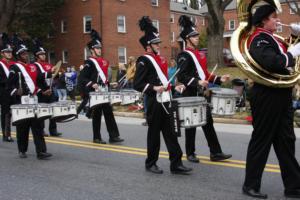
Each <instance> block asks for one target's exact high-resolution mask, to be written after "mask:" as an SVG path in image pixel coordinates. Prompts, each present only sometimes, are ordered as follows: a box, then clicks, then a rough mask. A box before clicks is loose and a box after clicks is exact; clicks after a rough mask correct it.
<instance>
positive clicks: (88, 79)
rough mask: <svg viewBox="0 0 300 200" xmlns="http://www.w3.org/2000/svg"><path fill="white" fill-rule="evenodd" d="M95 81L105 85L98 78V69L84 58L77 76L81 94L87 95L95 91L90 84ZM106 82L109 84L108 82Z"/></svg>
mask: <svg viewBox="0 0 300 200" xmlns="http://www.w3.org/2000/svg"><path fill="white" fill-rule="evenodd" d="M106 78H107V77H106ZM97 80H98V82H97ZM95 83H98V84H100V85H101V86H105V83H103V81H102V80H101V78H100V77H99V78H98V71H97V68H96V66H95V65H94V63H93V61H91V60H85V61H84V67H83V69H82V70H81V71H80V74H79V76H78V90H79V91H80V93H81V94H82V95H83V96H88V95H89V92H93V91H95V89H94V88H93V87H92V85H93V84H95ZM107 84H108V86H109V83H107Z"/></svg>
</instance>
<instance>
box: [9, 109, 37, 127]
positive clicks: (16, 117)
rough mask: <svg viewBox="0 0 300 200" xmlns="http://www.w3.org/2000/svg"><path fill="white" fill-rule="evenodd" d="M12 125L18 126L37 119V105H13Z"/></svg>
mask: <svg viewBox="0 0 300 200" xmlns="http://www.w3.org/2000/svg"><path fill="white" fill-rule="evenodd" d="M10 108H11V113H12V125H14V126H16V125H19V124H20V123H22V122H24V121H26V120H29V119H32V118H35V105H31V104H18V105H12V106H11V107H10Z"/></svg>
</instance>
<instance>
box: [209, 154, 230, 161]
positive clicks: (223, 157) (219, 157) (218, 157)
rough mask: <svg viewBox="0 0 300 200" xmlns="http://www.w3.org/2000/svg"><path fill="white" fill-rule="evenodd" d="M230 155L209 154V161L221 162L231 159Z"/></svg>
mask: <svg viewBox="0 0 300 200" xmlns="http://www.w3.org/2000/svg"><path fill="white" fill-rule="evenodd" d="M231 157H232V155H231V154H225V153H214V154H210V160H211V161H221V160H226V159H228V158H231Z"/></svg>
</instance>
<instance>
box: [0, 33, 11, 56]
mask: <svg viewBox="0 0 300 200" xmlns="http://www.w3.org/2000/svg"><path fill="white" fill-rule="evenodd" d="M11 43H12V42H11V40H10V39H9V37H8V35H7V34H6V33H2V34H1V45H0V51H1V52H12V51H13V48H12V44H11Z"/></svg>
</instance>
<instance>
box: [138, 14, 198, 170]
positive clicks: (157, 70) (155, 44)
mask: <svg viewBox="0 0 300 200" xmlns="http://www.w3.org/2000/svg"><path fill="white" fill-rule="evenodd" d="M139 25H140V28H141V30H142V31H144V32H145V35H144V36H143V37H141V38H140V43H141V44H142V46H143V47H144V49H145V50H146V52H145V54H144V55H143V56H140V57H139V58H138V60H137V62H136V66H137V69H136V74H135V77H134V82H133V85H134V89H136V90H138V91H140V92H143V93H145V94H147V98H148V99H147V101H148V102H147V119H148V120H147V121H148V123H149V126H148V133H147V159H146V163H145V164H146V170H147V171H149V172H152V173H156V174H162V173H163V170H162V169H160V168H159V167H158V166H157V164H156V162H157V160H158V156H159V149H160V131H161V132H162V134H163V137H164V140H165V143H166V146H167V149H168V152H169V156H170V161H171V165H170V170H171V173H174V174H188V173H189V172H190V171H191V170H192V169H191V168H187V167H185V166H184V165H183V164H182V160H181V157H182V151H181V148H180V146H179V144H178V140H177V137H176V135H174V134H172V133H171V128H170V127H171V126H170V123H171V120H170V115H169V114H168V113H167V112H168V110H169V102H165V103H159V102H158V101H157V99H156V96H157V94H162V93H163V92H169V90H170V85H169V84H168V83H166V82H167V78H168V64H167V61H166V59H165V58H164V57H162V56H160V55H159V43H160V42H161V40H160V38H159V33H158V31H157V29H156V28H155V27H154V26H153V25H152V22H151V20H150V18H149V17H143V18H142V19H141V20H140V21H139ZM162 83H163V84H164V85H163V84H162ZM181 88H182V89H183V88H184V86H183V85H181V86H177V87H176V90H178V91H180V90H181Z"/></svg>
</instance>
